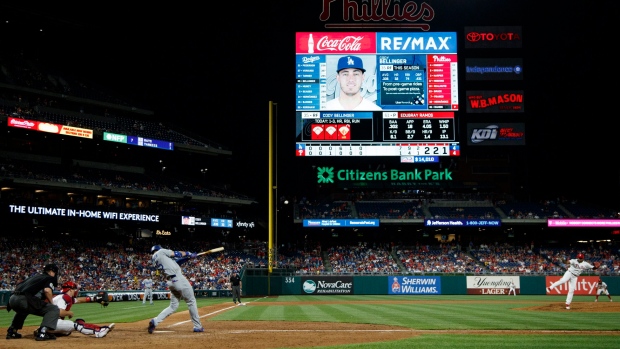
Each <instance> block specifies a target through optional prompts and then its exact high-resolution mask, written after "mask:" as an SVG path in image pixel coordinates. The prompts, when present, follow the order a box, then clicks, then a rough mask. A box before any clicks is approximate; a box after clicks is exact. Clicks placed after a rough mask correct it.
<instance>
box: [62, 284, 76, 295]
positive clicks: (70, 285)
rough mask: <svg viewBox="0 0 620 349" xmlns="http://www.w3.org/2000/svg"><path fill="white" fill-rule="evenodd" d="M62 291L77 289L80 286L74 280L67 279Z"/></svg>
mask: <svg viewBox="0 0 620 349" xmlns="http://www.w3.org/2000/svg"><path fill="white" fill-rule="evenodd" d="M61 287H62V293H67V291H69V290H77V289H78V286H77V285H76V284H75V282H73V281H67V282H65V283H64V284H62V286H61Z"/></svg>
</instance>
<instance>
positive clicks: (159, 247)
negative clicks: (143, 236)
mask: <svg viewBox="0 0 620 349" xmlns="http://www.w3.org/2000/svg"><path fill="white" fill-rule="evenodd" d="M159 250H161V246H159V245H153V247H151V252H155V251H159Z"/></svg>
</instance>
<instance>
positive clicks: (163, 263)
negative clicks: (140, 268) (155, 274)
mask: <svg viewBox="0 0 620 349" xmlns="http://www.w3.org/2000/svg"><path fill="white" fill-rule="evenodd" d="M172 256H174V251H173V250H169V249H166V248H162V249H160V250H159V251H156V252H155V253H153V257H151V260H152V262H153V265H155V267H156V268H157V269H160V270H162V271H163V272H164V274H166V276H172V275H176V276H178V277H182V276H183V272H182V271H181V267H180V266H179V265H178V264H177V262H176V261H175V260H174V259H172Z"/></svg>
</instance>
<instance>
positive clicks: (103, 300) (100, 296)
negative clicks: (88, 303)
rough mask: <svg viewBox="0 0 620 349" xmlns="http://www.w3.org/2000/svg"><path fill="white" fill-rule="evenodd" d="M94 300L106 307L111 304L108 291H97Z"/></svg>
mask: <svg viewBox="0 0 620 349" xmlns="http://www.w3.org/2000/svg"><path fill="white" fill-rule="evenodd" d="M93 301H95V302H97V303H99V304H101V306H102V307H104V308H105V307H107V306H108V305H110V299H109V298H108V293H107V292H106V291H99V292H97V294H96V295H95V297H93Z"/></svg>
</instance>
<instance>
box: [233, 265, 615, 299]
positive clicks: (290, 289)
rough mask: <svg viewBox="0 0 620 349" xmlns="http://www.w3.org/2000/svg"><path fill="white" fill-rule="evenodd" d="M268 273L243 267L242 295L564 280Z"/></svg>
mask: <svg viewBox="0 0 620 349" xmlns="http://www.w3.org/2000/svg"><path fill="white" fill-rule="evenodd" d="M274 274H275V273H272V274H271V275H269V274H268V273H267V270H252V269H249V270H246V273H244V275H243V295H244V296H262V295H320V294H343V295H348V294H350V295H433V294H436V295H441V294H444V295H446V294H449V295H466V294H470V295H507V294H508V291H509V290H510V287H509V285H510V283H511V281H512V282H514V284H515V286H516V292H517V294H523V295H544V294H549V295H562V294H566V293H567V291H568V283H565V284H563V285H561V286H560V287H559V288H558V289H555V290H553V291H551V292H548V291H547V289H546V287H547V286H549V285H551V283H553V282H555V281H557V280H559V279H560V278H561V277H562V276H561V275H540V276H520V275H448V276H442V275H382V276H352V275H334V276H332V275H329V276H327V275H304V276H286V275H277V276H276V275H274ZM598 279H599V276H597V275H594V274H589V275H582V276H580V277H579V280H578V283H577V288H576V290H575V295H596V289H597V287H596V286H597V284H598ZM601 279H602V280H603V281H604V282H605V283H607V285H608V289H609V292H610V294H611V295H614V294H620V277H614V276H602V277H601Z"/></svg>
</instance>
